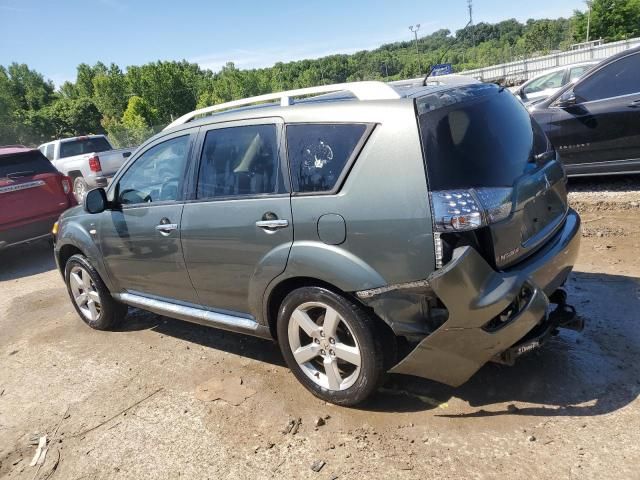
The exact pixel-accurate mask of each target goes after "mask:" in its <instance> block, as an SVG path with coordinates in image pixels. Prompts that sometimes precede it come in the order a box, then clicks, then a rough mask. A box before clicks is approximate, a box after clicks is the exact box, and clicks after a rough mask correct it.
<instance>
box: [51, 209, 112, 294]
mask: <svg viewBox="0 0 640 480" xmlns="http://www.w3.org/2000/svg"><path fill="white" fill-rule="evenodd" d="M63 217H64V215H63ZM85 223H86V224H87V225H85ZM96 223H97V222H96V221H94V220H93V219H91V220H89V219H88V218H87V216H84V215H83V216H80V217H71V218H67V219H61V221H60V227H59V230H58V235H57V239H56V245H55V248H54V255H55V258H56V263H57V264H58V268H59V269H60V272H61V273H62V274H64V265H62V264H61V262H60V253H61V251H62V250H63V248H64V247H65V246H68V245H70V246H73V247H75V248H77V249H78V250H80V251H81V252H82V254H83V255H84V256H85V257H87V258H88V259H89V262H90V263H91V265H93V267H94V268H95V269H96V270H97V271H98V273H99V274H100V277H101V278H102V280H103V281H104V283H105V285H106V286H107V288H108V289H109V290H110V291H112V292H114V291H115V290H114V288H115V287H114V285H113V282H112V281H111V278H110V277H109V274H108V273H107V269H106V268H105V264H104V262H103V259H102V254H101V252H100V249H99V247H98V245H97V244H96V242H95V240H94V239H93V236H92V235H91V234H90V233H89V230H92V229H95V228H96Z"/></svg>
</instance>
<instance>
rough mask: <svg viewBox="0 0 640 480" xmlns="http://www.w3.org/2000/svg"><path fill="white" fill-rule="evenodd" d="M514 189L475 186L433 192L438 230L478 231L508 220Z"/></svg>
mask: <svg viewBox="0 0 640 480" xmlns="http://www.w3.org/2000/svg"><path fill="white" fill-rule="evenodd" d="M512 193H513V190H512V189H511V188H471V189H469V190H446V191H438V192H433V193H432V194H431V208H432V211H433V226H434V230H435V231H436V232H451V231H458V232H459V231H464V230H474V229H476V228H480V227H484V226H486V225H489V224H491V223H496V222H499V221H500V220H504V219H505V218H507V217H508V216H509V215H510V214H511V209H512Z"/></svg>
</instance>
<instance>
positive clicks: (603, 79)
mask: <svg viewBox="0 0 640 480" xmlns="http://www.w3.org/2000/svg"><path fill="white" fill-rule="evenodd" d="M638 78H640V54H635V55H629V56H628V57H624V58H622V59H620V60H618V61H616V62H613V63H610V64H609V65H607V66H606V67H604V68H601V69H600V70H598V71H597V72H595V73H594V74H593V75H590V76H589V77H587V78H586V79H585V80H584V81H583V82H581V83H579V84H578V85H576V87H575V88H574V90H573V91H574V93H575V95H576V98H577V99H578V100H579V101H581V102H590V101H593V100H602V99H604V98H611V97H619V96H622V95H629V94H632V93H640V81H639V80H638Z"/></svg>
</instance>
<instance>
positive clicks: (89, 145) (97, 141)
mask: <svg viewBox="0 0 640 480" xmlns="http://www.w3.org/2000/svg"><path fill="white" fill-rule="evenodd" d="M107 150H111V145H109V142H107V139H106V138H104V137H96V138H89V137H87V138H79V139H77V140H69V141H68V142H61V143H60V158H66V157H73V156H74V155H83V154H85V153H94V152H95V153H99V152H106V151H107Z"/></svg>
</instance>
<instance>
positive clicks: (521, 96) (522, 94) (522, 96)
mask: <svg viewBox="0 0 640 480" xmlns="http://www.w3.org/2000/svg"><path fill="white" fill-rule="evenodd" d="M518 95H519V96H520V98H521V99H522V100H527V94H526V93H524V88H521V89H520V90H518Z"/></svg>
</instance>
